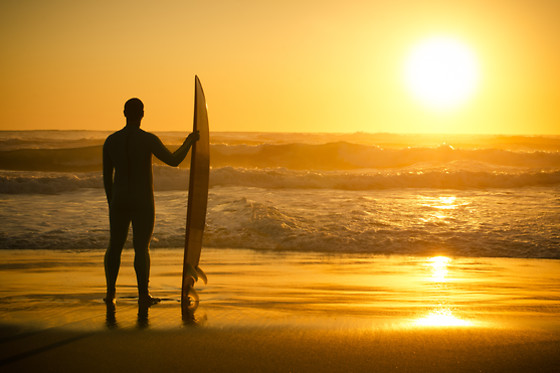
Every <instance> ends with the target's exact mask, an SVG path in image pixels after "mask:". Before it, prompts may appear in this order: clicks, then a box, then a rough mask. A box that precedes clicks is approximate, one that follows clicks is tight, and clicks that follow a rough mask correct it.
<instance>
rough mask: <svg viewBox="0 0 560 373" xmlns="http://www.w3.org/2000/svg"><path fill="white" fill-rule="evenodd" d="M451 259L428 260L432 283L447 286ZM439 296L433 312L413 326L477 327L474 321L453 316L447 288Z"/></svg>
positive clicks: (417, 320)
mask: <svg viewBox="0 0 560 373" xmlns="http://www.w3.org/2000/svg"><path fill="white" fill-rule="evenodd" d="M451 262H452V259H451V258H448V257H446V256H434V257H431V258H428V259H427V261H426V266H427V267H428V268H429V270H430V272H431V277H430V281H431V282H432V283H434V284H436V285H437V286H445V285H446V283H447V282H448V281H449V278H448V275H449V269H448V267H449V265H450V263H451ZM438 290H440V291H439V294H438V296H437V299H438V302H439V305H438V306H437V307H436V308H434V309H433V310H431V311H430V312H429V313H428V314H427V315H424V316H422V317H420V318H417V319H415V320H414V321H413V322H412V324H413V325H414V326H418V327H467V326H475V323H474V322H473V321H468V320H463V319H460V318H458V317H457V316H455V315H453V311H452V309H451V307H450V306H449V304H448V303H449V299H448V298H449V296H448V295H449V291H448V289H446V288H441V287H440V288H438Z"/></svg>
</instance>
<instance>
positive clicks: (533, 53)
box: [0, 0, 560, 134]
mask: <svg viewBox="0 0 560 373" xmlns="http://www.w3.org/2000/svg"><path fill="white" fill-rule="evenodd" d="M0 31H1V39H0V40H1V48H2V59H1V62H0V64H1V74H2V89H1V100H0V129H1V130H17V129H100V130H112V129H114V130H116V129H119V128H120V127H122V125H123V123H124V118H123V117H122V107H123V104H124V102H125V101H126V99H128V98H130V97H139V98H141V99H142V100H143V101H144V104H145V112H146V115H145V119H144V122H143V128H144V129H147V130H150V131H164V130H179V131H183V130H185V131H188V130H189V128H190V127H191V125H192V110H193V91H194V75H195V74H197V75H198V76H199V77H200V79H201V81H202V84H203V87H204V89H205V92H206V96H207V101H208V106H209V116H210V125H211V130H212V131H283V132H355V131H363V132H398V133H423V132H427V133H434V132H435V133H495V134H560V1H557V0H534V1H529V0H480V1H479V0H470V1H469V0H466V1H459V2H455V1H448V0H446V1H439V0H423V1H416V0H409V1H406V0H391V1H389V0H387V1H381V0H378V1H375V0H368V1H360V0H346V1H339V0H337V1H330V0H311V1H306V0H284V1H274V2H269V1H262V0H239V1H225V0H224V1H186V0H163V1H144V0H133V1H132V0H131V1H123V0H80V1H75V0H3V1H2V2H1V3H0ZM434 38H435V39H437V38H440V39H445V40H454V41H457V43H458V45H461V46H462V47H464V50H466V51H468V53H469V56H470V58H471V59H472V61H474V62H473V63H474V65H473V66H475V67H474V68H475V75H476V77H475V78H473V79H472V81H471V82H470V83H469V84H471V85H472V86H473V87H472V89H471V90H470V91H469V94H468V95H467V96H466V98H464V99H463V100H462V101H461V102H459V103H457V104H456V105H453V107H445V108H441V107H437V105H435V106H434V105H430V104H429V103H426V101H425V100H424V101H423V98H422V97H419V96H418V94H416V96H415V94H414V92H413V89H411V87H410V84H409V83H407V80H406V71H407V70H406V69H407V64H410V63H411V62H410V61H411V57H410V56H411V55H413V51H415V50H417V49H418V48H419V47H418V46H419V45H422V43H424V42H425V41H426V40H434ZM431 57H433V56H431ZM431 57H430V56H428V59H429V58H431ZM445 57H446V56H445V55H443V57H442V58H445ZM460 63H461V61H459V63H458V64H460ZM416 67H418V68H420V67H422V66H418V63H416V66H415V68H416ZM424 84H426V83H424ZM434 84H436V83H435V82H434ZM458 84H459V83H458ZM428 85H430V84H429V82H428ZM436 93H437V92H436ZM439 93H441V92H439ZM421 95H422V93H420V96H421ZM444 96H445V92H444Z"/></svg>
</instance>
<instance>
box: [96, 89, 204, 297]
mask: <svg viewBox="0 0 560 373" xmlns="http://www.w3.org/2000/svg"><path fill="white" fill-rule="evenodd" d="M124 116H125V117H126V126H125V127H124V128H123V129H121V130H120V131H117V132H115V133H113V134H112V135H110V136H109V137H107V140H106V141H105V144H104V145H103V183H104V186H105V193H106V194H107V201H108V203H109V221H110V235H111V237H110V240H109V247H108V248H107V252H106V253H105V277H106V279H107V294H106V296H105V302H106V303H107V304H114V303H115V294H116V282H117V276H118V273H119V267H120V262H121V252H122V249H123V246H124V244H125V242H126V237H127V235H128V227H129V225H130V223H131V222H132V230H133V239H132V241H133V245H134V269H135V271H136V279H137V282H138V303H139V304H141V305H147V306H150V305H152V304H156V303H158V302H159V301H160V300H159V299H157V298H153V297H152V296H151V295H150V293H149V291H148V281H149V277H150V253H149V245H150V240H151V238H152V232H153V229H154V217H155V209H154V188H153V174H152V154H153V155H155V156H156V157H157V158H158V159H160V160H161V161H163V162H164V163H166V164H168V165H170V166H173V167H176V166H178V165H179V164H180V163H181V162H182V161H183V159H185V157H186V155H187V153H188V152H189V149H190V148H191V146H192V144H193V143H194V142H195V141H197V140H198V139H199V135H198V133H191V134H189V136H188V137H187V138H186V140H185V141H184V142H183V145H181V147H180V148H179V149H177V150H176V151H175V152H174V153H171V152H170V151H169V150H168V149H167V148H166V147H165V145H163V144H162V142H161V140H160V139H159V138H158V137H157V136H156V135H154V134H151V133H148V132H145V131H143V130H141V129H140V122H141V121H142V118H143V117H144V104H143V103H142V101H140V100H139V99H137V98H132V99H130V100H128V101H127V102H126V103H125V105H124Z"/></svg>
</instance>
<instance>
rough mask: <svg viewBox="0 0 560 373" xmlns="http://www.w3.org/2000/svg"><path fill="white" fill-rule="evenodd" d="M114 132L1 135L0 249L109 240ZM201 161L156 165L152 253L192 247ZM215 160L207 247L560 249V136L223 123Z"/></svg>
mask: <svg viewBox="0 0 560 373" xmlns="http://www.w3.org/2000/svg"><path fill="white" fill-rule="evenodd" d="M108 134H109V132H106V131H105V132H104V131H1V132H0V206H1V208H0V219H1V220H2V225H1V226H0V250H2V249H22V250H23V249H47V250H68V251H84V250H92V249H104V248H105V247H106V246H107V243H108V216H107V202H106V199H105V194H104V190H103V182H102V174H101V165H102V161H101V148H102V144H103V141H104V139H105V138H106V136H107V135H108ZM156 134H157V135H158V136H160V138H161V139H162V141H163V142H164V144H166V145H168V146H169V147H170V148H171V149H174V148H176V147H178V145H179V144H180V143H181V142H182V140H183V139H184V136H186V133H185V134H182V133H178V132H161V133H157V132H156ZM188 165H189V161H188V159H187V160H185V161H184V162H183V164H182V165H181V166H180V167H179V168H171V167H168V166H165V165H162V164H160V163H158V162H155V164H154V179H155V180H154V184H155V190H156V225H155V230H154V237H153V240H152V243H151V248H152V249H153V250H157V249H158V248H181V247H183V245H184V230H185V219H186V203H187V185H188V170H187V169H188ZM211 166H212V170H211V174H210V186H211V188H210V192H209V206H208V215H207V229H206V232H205V236H204V246H205V247H208V248H214V249H221V248H223V249H226V248H227V249H252V250H267V251H282V252H285V253H289V252H290V251H295V252H315V253H325V254H328V255H345V254H354V253H359V254H373V255H412V256H424V255H429V256H433V255H445V256H461V257H512V258H552V259H560V229H559V227H560V136H490V135H399V134H368V133H353V134H299V133H226V132H224V133H211ZM130 241H131V237H129V242H128V243H127V246H128V247H130V246H131V242H130Z"/></svg>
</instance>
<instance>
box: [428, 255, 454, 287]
mask: <svg viewBox="0 0 560 373" xmlns="http://www.w3.org/2000/svg"><path fill="white" fill-rule="evenodd" d="M450 262H451V259H449V258H448V257H446V256H434V257H433V258H430V259H429V260H428V265H429V266H431V269H432V281H434V282H446V281H447V278H446V276H447V274H448V272H449V271H448V270H447V266H448V265H449V263H450Z"/></svg>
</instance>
